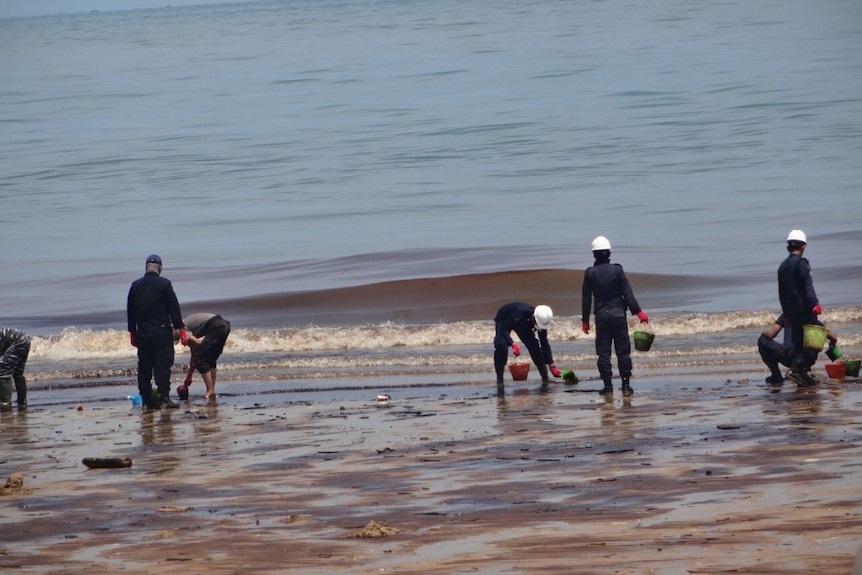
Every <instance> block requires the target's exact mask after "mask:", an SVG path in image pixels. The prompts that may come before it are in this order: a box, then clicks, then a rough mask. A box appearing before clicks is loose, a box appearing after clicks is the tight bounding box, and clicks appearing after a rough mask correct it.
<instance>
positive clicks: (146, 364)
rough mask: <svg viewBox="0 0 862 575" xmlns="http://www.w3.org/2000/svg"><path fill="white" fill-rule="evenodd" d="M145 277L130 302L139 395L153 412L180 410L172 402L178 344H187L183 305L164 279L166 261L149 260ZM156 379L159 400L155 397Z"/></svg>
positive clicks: (133, 289)
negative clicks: (177, 342) (154, 410)
mask: <svg viewBox="0 0 862 575" xmlns="http://www.w3.org/2000/svg"><path fill="white" fill-rule="evenodd" d="M144 265H145V269H146V272H145V273H144V276H143V277H141V278H139V279H137V280H135V281H134V282H132V287H131V288H129V296H128V300H127V302H126V315H127V318H128V328H129V334H130V340H131V344H132V346H134V347H137V348H138V391H140V393H141V399H142V400H143V402H144V405H146V406H147V407H148V408H150V409H158V408H160V407H168V408H177V407H179V404H177V403H174V402H173V401H171V367H172V366H173V365H174V342H175V341H176V340H177V339H181V340H186V338H187V335H186V333H185V329H184V325H183V317H182V315H181V313H180V304H179V302H178V301H177V296H176V294H175V293H174V287H173V285H172V284H171V280H169V279H167V278H163V277H161V273H162V258H160V257H159V256H157V255H151V256H148V257H147V260H146V262H145V264H144ZM153 379H155V382H156V387H157V388H158V398H154V397H153V386H152V382H151V380H153Z"/></svg>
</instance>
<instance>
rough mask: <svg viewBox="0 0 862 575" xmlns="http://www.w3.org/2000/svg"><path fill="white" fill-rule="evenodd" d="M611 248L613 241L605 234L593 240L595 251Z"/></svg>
mask: <svg viewBox="0 0 862 575" xmlns="http://www.w3.org/2000/svg"><path fill="white" fill-rule="evenodd" d="M609 249H611V242H609V241H608V238H606V237H605V236H598V237H597V238H596V239H594V240H593V251H594V252H597V251H601V250H609Z"/></svg>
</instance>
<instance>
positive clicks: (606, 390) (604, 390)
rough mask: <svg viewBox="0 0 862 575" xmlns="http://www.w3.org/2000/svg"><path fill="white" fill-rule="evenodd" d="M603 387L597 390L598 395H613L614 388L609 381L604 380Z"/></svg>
mask: <svg viewBox="0 0 862 575" xmlns="http://www.w3.org/2000/svg"><path fill="white" fill-rule="evenodd" d="M604 381H605V386H604V387H603V388H602V389H600V390H599V393H600V394H602V395H612V394H613V393H614V386H613V384H612V383H611V380H609V379H606V380H604Z"/></svg>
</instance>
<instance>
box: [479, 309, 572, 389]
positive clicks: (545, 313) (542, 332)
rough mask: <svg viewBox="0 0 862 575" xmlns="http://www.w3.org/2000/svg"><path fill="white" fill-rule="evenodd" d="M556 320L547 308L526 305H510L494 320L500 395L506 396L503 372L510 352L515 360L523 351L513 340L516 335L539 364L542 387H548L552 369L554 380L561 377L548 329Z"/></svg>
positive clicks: (500, 311) (537, 364)
mask: <svg viewBox="0 0 862 575" xmlns="http://www.w3.org/2000/svg"><path fill="white" fill-rule="evenodd" d="M553 317H554V312H553V311H551V308H549V307H548V306H546V305H538V306H536V307H533V306H531V305H529V304H526V303H521V302H513V303H507V304H506V305H504V306H503V307H501V308H500V309H499V310H497V315H496V317H494V325H495V328H496V334H495V335H494V369H495V370H496V372H497V392H499V393H502V392H503V391H504V388H503V370H504V368H505V367H506V359H507V358H508V357H509V348H510V347H511V348H512V353H514V354H515V357H517V356H519V355H521V348H519V347H518V344H517V343H515V342H514V340H512V336H511V335H510V334H511V332H512V331H514V332H515V333H516V334H517V335H518V338H519V339H520V340H521V342H522V343H523V344H524V345H526V346H527V350H528V351H529V352H530V358H531V359H532V360H533V363H534V364H536V368H538V370H539V375H541V376H542V383H547V382H548V381H549V380H548V366H549V367H550V370H551V374H552V375H553V376H554V377H560V370H559V369H557V366H556V365H554V355H553V353H552V352H551V345H550V344H549V343H548V326H549V325H550V324H551V320H552V319H553Z"/></svg>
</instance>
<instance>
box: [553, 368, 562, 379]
mask: <svg viewBox="0 0 862 575" xmlns="http://www.w3.org/2000/svg"><path fill="white" fill-rule="evenodd" d="M562 373H563V372H562V371H560V370H559V369H557V368H556V367H554V366H553V365H552V366H551V375H553V376H554V377H560V374H562Z"/></svg>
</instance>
